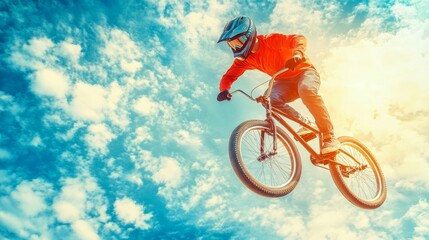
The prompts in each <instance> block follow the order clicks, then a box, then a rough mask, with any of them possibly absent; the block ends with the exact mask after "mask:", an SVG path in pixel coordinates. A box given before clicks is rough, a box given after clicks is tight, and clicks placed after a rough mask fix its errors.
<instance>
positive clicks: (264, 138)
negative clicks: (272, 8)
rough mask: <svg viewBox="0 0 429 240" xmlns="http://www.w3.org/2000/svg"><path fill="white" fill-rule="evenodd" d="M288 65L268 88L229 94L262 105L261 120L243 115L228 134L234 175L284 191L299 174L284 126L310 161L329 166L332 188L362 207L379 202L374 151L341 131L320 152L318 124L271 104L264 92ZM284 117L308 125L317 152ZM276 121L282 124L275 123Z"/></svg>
mask: <svg viewBox="0 0 429 240" xmlns="http://www.w3.org/2000/svg"><path fill="white" fill-rule="evenodd" d="M287 70H288V69H287V68H285V69H282V70H280V71H279V72H277V73H275V74H274V75H273V76H272V77H271V79H270V80H268V81H269V84H268V89H267V90H266V91H265V93H264V94H263V95H261V96H259V97H257V98H253V94H252V93H253V91H254V90H255V89H256V88H258V87H259V86H261V85H262V84H261V85H258V86H256V87H255V88H254V89H253V90H252V92H251V93H250V95H249V94H247V93H246V92H244V91H242V90H235V91H233V92H231V94H230V98H232V95H234V94H236V93H242V94H244V95H245V96H247V97H248V98H249V99H250V100H252V101H255V102H257V103H261V104H262V106H263V107H264V108H265V109H266V119H265V120H248V121H245V122H243V123H241V124H240V125H238V126H237V127H236V128H235V129H234V131H233V132H232V134H231V137H230V140H229V150H228V151H229V157H230V160H231V164H232V167H233V169H234V171H235V173H236V175H237V176H238V178H239V179H240V180H241V182H242V183H243V184H244V185H245V186H246V187H247V188H249V189H250V190H252V191H253V192H255V193H257V194H259V195H262V196H265V197H282V196H285V195H287V194H289V193H290V192H291V191H292V190H293V189H294V188H295V187H296V186H297V184H298V182H299V180H300V177H301V170H302V163H301V156H300V154H299V152H298V149H297V147H296V144H295V143H294V142H293V141H292V139H291V137H290V136H289V135H288V134H287V133H286V132H288V133H289V134H291V135H292V136H293V137H294V139H295V140H296V141H298V142H299V143H300V144H301V145H302V146H303V147H304V149H306V150H307V151H308V152H309V153H310V160H311V162H312V164H313V165H315V166H318V167H321V168H324V169H327V170H329V171H330V174H331V176H332V178H333V181H334V182H335V184H336V186H337V188H338V189H339V191H340V192H341V193H342V195H343V196H344V197H345V198H346V199H347V200H348V201H350V202H351V203H353V204H354V205H356V206H358V207H360V208H364V209H375V208H378V207H379V206H381V205H382V204H383V203H384V201H385V199H386V196H387V190H386V181H385V178H384V175H383V173H382V171H381V169H380V166H379V164H378V163H377V161H376V159H375V157H374V155H373V154H372V153H371V152H370V150H369V149H368V148H367V147H366V146H365V145H364V144H363V143H361V142H360V141H359V140H357V139H355V138H353V137H348V136H342V137H339V138H338V140H339V141H340V143H341V147H340V149H339V150H338V151H337V152H334V153H332V154H328V155H322V154H321V152H320V149H321V146H322V143H323V141H322V133H321V132H319V131H318V129H315V128H313V127H311V126H310V125H308V124H307V123H305V122H303V121H300V120H298V119H292V118H289V117H287V116H286V115H285V114H284V113H282V111H281V110H279V109H277V108H275V107H273V106H271V103H270V97H269V96H270V94H271V90H272V87H273V84H274V80H275V78H276V77H277V76H278V75H279V74H281V73H283V72H285V71H287ZM284 118H285V119H289V120H291V121H293V122H296V123H298V124H299V125H301V126H304V127H306V128H308V129H310V130H311V131H312V132H313V133H314V134H315V135H316V136H313V138H314V137H316V138H318V140H319V153H318V152H317V151H316V150H315V149H313V147H311V146H310V145H309V143H308V141H309V140H311V139H304V138H303V137H301V136H299V135H298V134H297V132H296V131H295V130H294V129H293V128H292V126H291V125H290V124H289V123H288V122H286V120H285V119H284ZM276 122H277V123H278V124H280V125H281V126H283V128H281V127H278V126H277V124H276ZM284 129H285V130H286V131H285V130H284ZM327 166H328V167H327Z"/></svg>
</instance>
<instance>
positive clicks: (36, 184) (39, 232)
mask: <svg viewBox="0 0 429 240" xmlns="http://www.w3.org/2000/svg"><path fill="white" fill-rule="evenodd" d="M1 177H7V179H8V180H9V181H10V182H9V184H10V183H11V182H14V180H16V179H15V176H14V175H7V174H5V175H3V174H2V176H1ZM1 182H3V183H4V181H1ZM1 187H2V189H3V190H4V191H3V192H4V193H6V194H7V195H4V196H2V197H0V202H1V204H0V227H1V228H2V230H3V229H4V230H5V231H6V232H10V233H12V234H16V236H18V237H20V238H24V239H30V237H32V236H33V237H35V236H38V237H41V238H43V237H46V236H49V226H50V225H51V224H52V222H53V221H52V219H51V218H50V217H49V216H48V215H47V214H46V213H47V212H48V211H49V207H48V202H49V201H50V199H51V197H52V193H53V189H52V185H51V184H50V183H48V182H46V181H44V180H42V179H40V178H36V179H34V180H32V181H27V180H24V181H22V182H20V183H19V184H18V185H17V186H16V188H14V189H11V188H10V187H5V188H3V187H4V185H1Z"/></svg>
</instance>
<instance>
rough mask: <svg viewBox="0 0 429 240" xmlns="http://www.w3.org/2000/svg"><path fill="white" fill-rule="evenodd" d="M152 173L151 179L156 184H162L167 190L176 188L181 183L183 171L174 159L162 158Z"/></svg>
mask: <svg viewBox="0 0 429 240" xmlns="http://www.w3.org/2000/svg"><path fill="white" fill-rule="evenodd" d="M159 162H160V164H159V165H158V166H157V169H156V170H155V171H154V172H153V179H154V180H155V182H157V183H164V184H165V185H166V187H167V188H170V187H176V186H178V185H179V184H180V183H181V180H182V174H183V172H182V171H183V170H182V168H181V166H180V164H179V163H178V162H177V160H176V159H174V158H169V157H163V158H160V159H159Z"/></svg>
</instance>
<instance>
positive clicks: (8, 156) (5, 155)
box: [0, 148, 13, 161]
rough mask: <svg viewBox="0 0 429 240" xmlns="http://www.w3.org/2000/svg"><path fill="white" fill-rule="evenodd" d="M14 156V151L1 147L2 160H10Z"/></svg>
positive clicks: (0, 157)
mask: <svg viewBox="0 0 429 240" xmlns="http://www.w3.org/2000/svg"><path fill="white" fill-rule="evenodd" d="M12 158H13V155H12V153H10V151H9V150H7V149H5V148H0V161H8V160H11V159H12Z"/></svg>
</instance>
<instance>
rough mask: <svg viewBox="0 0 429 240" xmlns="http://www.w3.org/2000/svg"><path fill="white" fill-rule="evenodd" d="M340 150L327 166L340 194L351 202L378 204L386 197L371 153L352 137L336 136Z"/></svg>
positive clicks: (372, 206) (360, 204) (362, 205)
mask: <svg viewBox="0 0 429 240" xmlns="http://www.w3.org/2000/svg"><path fill="white" fill-rule="evenodd" d="M339 140H340V142H341V150H340V153H339V154H338V155H337V156H336V162H338V163H341V164H343V165H346V166H347V167H344V166H341V165H338V164H335V163H331V165H330V169H331V173H332V176H333V178H334V181H335V183H336V185H337V186H338V188H339V190H340V191H341V193H342V194H343V195H344V196H345V197H346V198H347V199H348V200H349V201H350V202H352V203H353V204H355V205H357V206H359V207H362V208H366V209H373V208H377V207H379V206H380V205H381V204H382V203H383V202H384V201H385V198H386V184H385V180H384V176H383V173H382V172H381V169H380V167H379V166H378V163H377V162H376V160H375V158H374V157H373V155H372V154H371V152H370V151H369V150H368V149H367V148H366V147H365V146H364V145H363V144H362V143H360V142H359V141H357V140H356V139H353V138H351V137H341V138H339Z"/></svg>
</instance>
